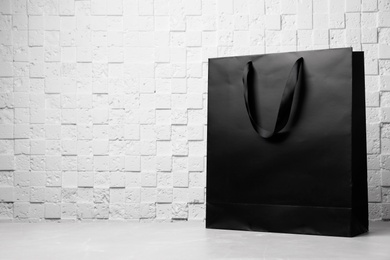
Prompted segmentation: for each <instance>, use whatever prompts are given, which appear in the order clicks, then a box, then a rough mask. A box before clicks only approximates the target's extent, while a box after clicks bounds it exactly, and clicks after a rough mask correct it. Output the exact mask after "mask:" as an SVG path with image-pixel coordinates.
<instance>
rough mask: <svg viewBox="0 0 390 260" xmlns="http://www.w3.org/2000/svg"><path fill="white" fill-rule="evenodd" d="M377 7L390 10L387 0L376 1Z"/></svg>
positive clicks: (381, 9)
mask: <svg viewBox="0 0 390 260" xmlns="http://www.w3.org/2000/svg"><path fill="white" fill-rule="evenodd" d="M378 9H379V11H390V3H389V0H379V1H378Z"/></svg>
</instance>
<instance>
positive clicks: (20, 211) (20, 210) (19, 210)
mask: <svg viewBox="0 0 390 260" xmlns="http://www.w3.org/2000/svg"><path fill="white" fill-rule="evenodd" d="M29 210H30V203H26V202H15V203H14V218H16V219H26V218H28V213H29Z"/></svg>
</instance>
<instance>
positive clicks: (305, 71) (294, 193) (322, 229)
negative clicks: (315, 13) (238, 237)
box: [206, 48, 368, 236]
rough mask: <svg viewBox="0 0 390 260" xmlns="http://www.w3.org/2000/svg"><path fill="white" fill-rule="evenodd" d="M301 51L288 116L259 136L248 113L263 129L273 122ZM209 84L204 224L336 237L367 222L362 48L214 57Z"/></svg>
mask: <svg viewBox="0 0 390 260" xmlns="http://www.w3.org/2000/svg"><path fill="white" fill-rule="evenodd" d="M301 57H302V58H303V62H302V65H301V66H302V67H301V70H302V71H301V72H302V73H301V75H300V77H299V82H298V84H297V85H296V86H295V92H294V97H293V102H292V108H291V113H290V118H289V120H288V123H287V125H286V127H284V128H283V129H282V131H280V132H279V133H276V134H275V135H274V136H272V137H270V138H263V137H261V136H260V135H259V133H258V132H256V130H255V128H254V125H253V122H252V123H251V119H250V116H249V115H248V112H250V113H251V116H252V117H253V120H254V121H255V122H257V124H259V125H261V127H262V128H264V129H267V130H272V129H273V128H274V127H275V124H276V123H277V118H278V111H279V107H280V103H281V100H282V95H283V92H284V89H285V86H286V82H287V81H288V78H289V76H290V72H291V71H292V68H293V66H294V64H296V62H297V60H298V59H299V58H301ZM249 61H252V65H253V73H254V74H253V75H252V76H251V77H252V78H251V80H250V81H248V82H250V84H248V90H247V92H248V93H247V96H248V98H247V99H248V100H247V101H248V104H249V105H248V108H247V107H246V104H245V98H244V93H245V91H244V90H245V88H244V84H243V77H244V79H245V76H244V68H245V66H247V64H248V62H249ZM296 74H297V73H296ZM297 75H298V74H297ZM290 77H291V76H290ZM244 81H245V80H244ZM294 82H295V81H294ZM208 84H209V86H208V87H209V90H208V93H209V94H208V132H207V135H208V136H207V207H206V227H207V228H221V229H238V230H255V231H271V232H286V233H300V234H318V235H334V236H355V235H357V234H360V233H364V232H366V231H367V230H368V203H367V163H366V130H365V97H364V59H363V53H362V52H352V49H351V48H340V49H330V50H318V51H302V52H291V53H278V54H265V55H253V56H240V57H228V58H215V59H210V60H209V83H208ZM279 114H280V113H279Z"/></svg>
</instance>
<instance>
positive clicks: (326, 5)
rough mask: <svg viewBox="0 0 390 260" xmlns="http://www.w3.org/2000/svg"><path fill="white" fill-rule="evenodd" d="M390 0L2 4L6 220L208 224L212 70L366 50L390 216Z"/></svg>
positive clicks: (0, 147)
mask: <svg viewBox="0 0 390 260" xmlns="http://www.w3.org/2000/svg"><path fill="white" fill-rule="evenodd" d="M389 44H390V0H347V1H342V0H203V1H202V0H85V1H84V0H0V220H7V219H8V220H12V219H17V220H31V221H35V220H40V219H70V220H72V219H73V220H74V219H135V220H139V219H141V220H149V219H156V220H158V221H166V220H171V219H172V218H173V219H190V220H191V219H203V218H204V216H205V205H204V202H205V174H206V173H205V165H206V164H205V159H206V157H205V156H206V115H207V107H206V100H207V59H208V58H210V57H217V56H226V55H245V54H251V53H254V54H261V53H269V52H279V51H297V50H307V49H320V48H334V47H345V46H352V47H353V48H354V49H355V50H364V51H365V61H366V64H365V65H366V68H365V69H366V94H367V121H368V122H367V129H368V133H367V136H368V166H369V171H368V175H369V180H368V181H369V199H370V218H371V219H390V92H389V91H390V45H389Z"/></svg>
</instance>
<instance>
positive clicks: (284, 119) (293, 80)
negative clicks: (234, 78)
mask: <svg viewBox="0 0 390 260" xmlns="http://www.w3.org/2000/svg"><path fill="white" fill-rule="evenodd" d="M302 63H303V58H302V57H300V58H299V59H297V60H296V61H295V63H294V65H293V67H292V68H291V71H290V74H289V76H288V78H287V81H286V85H285V87H284V91H283V95H282V100H281V102H280V105H279V110H278V116H277V119H276V123H275V126H274V129H273V130H271V131H270V130H266V129H264V128H262V127H261V126H260V125H259V124H258V123H257V122H256V120H255V118H254V117H253V116H252V113H251V110H250V107H249V100H248V85H253V82H254V73H255V72H254V68H253V63H252V61H248V63H247V64H246V65H245V67H244V73H243V76H242V81H243V83H244V99H245V106H246V110H247V112H248V115H249V118H250V121H251V123H252V126H253V128H254V129H255V130H256V132H257V133H258V134H259V135H260V136H261V137H263V138H270V137H272V136H274V135H276V134H277V133H279V132H281V131H282V130H283V129H284V127H285V126H286V125H287V123H288V120H289V118H290V112H291V108H292V104H293V99H294V93H295V89H296V88H297V85H298V84H299V82H300V78H301V70H302Z"/></svg>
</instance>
